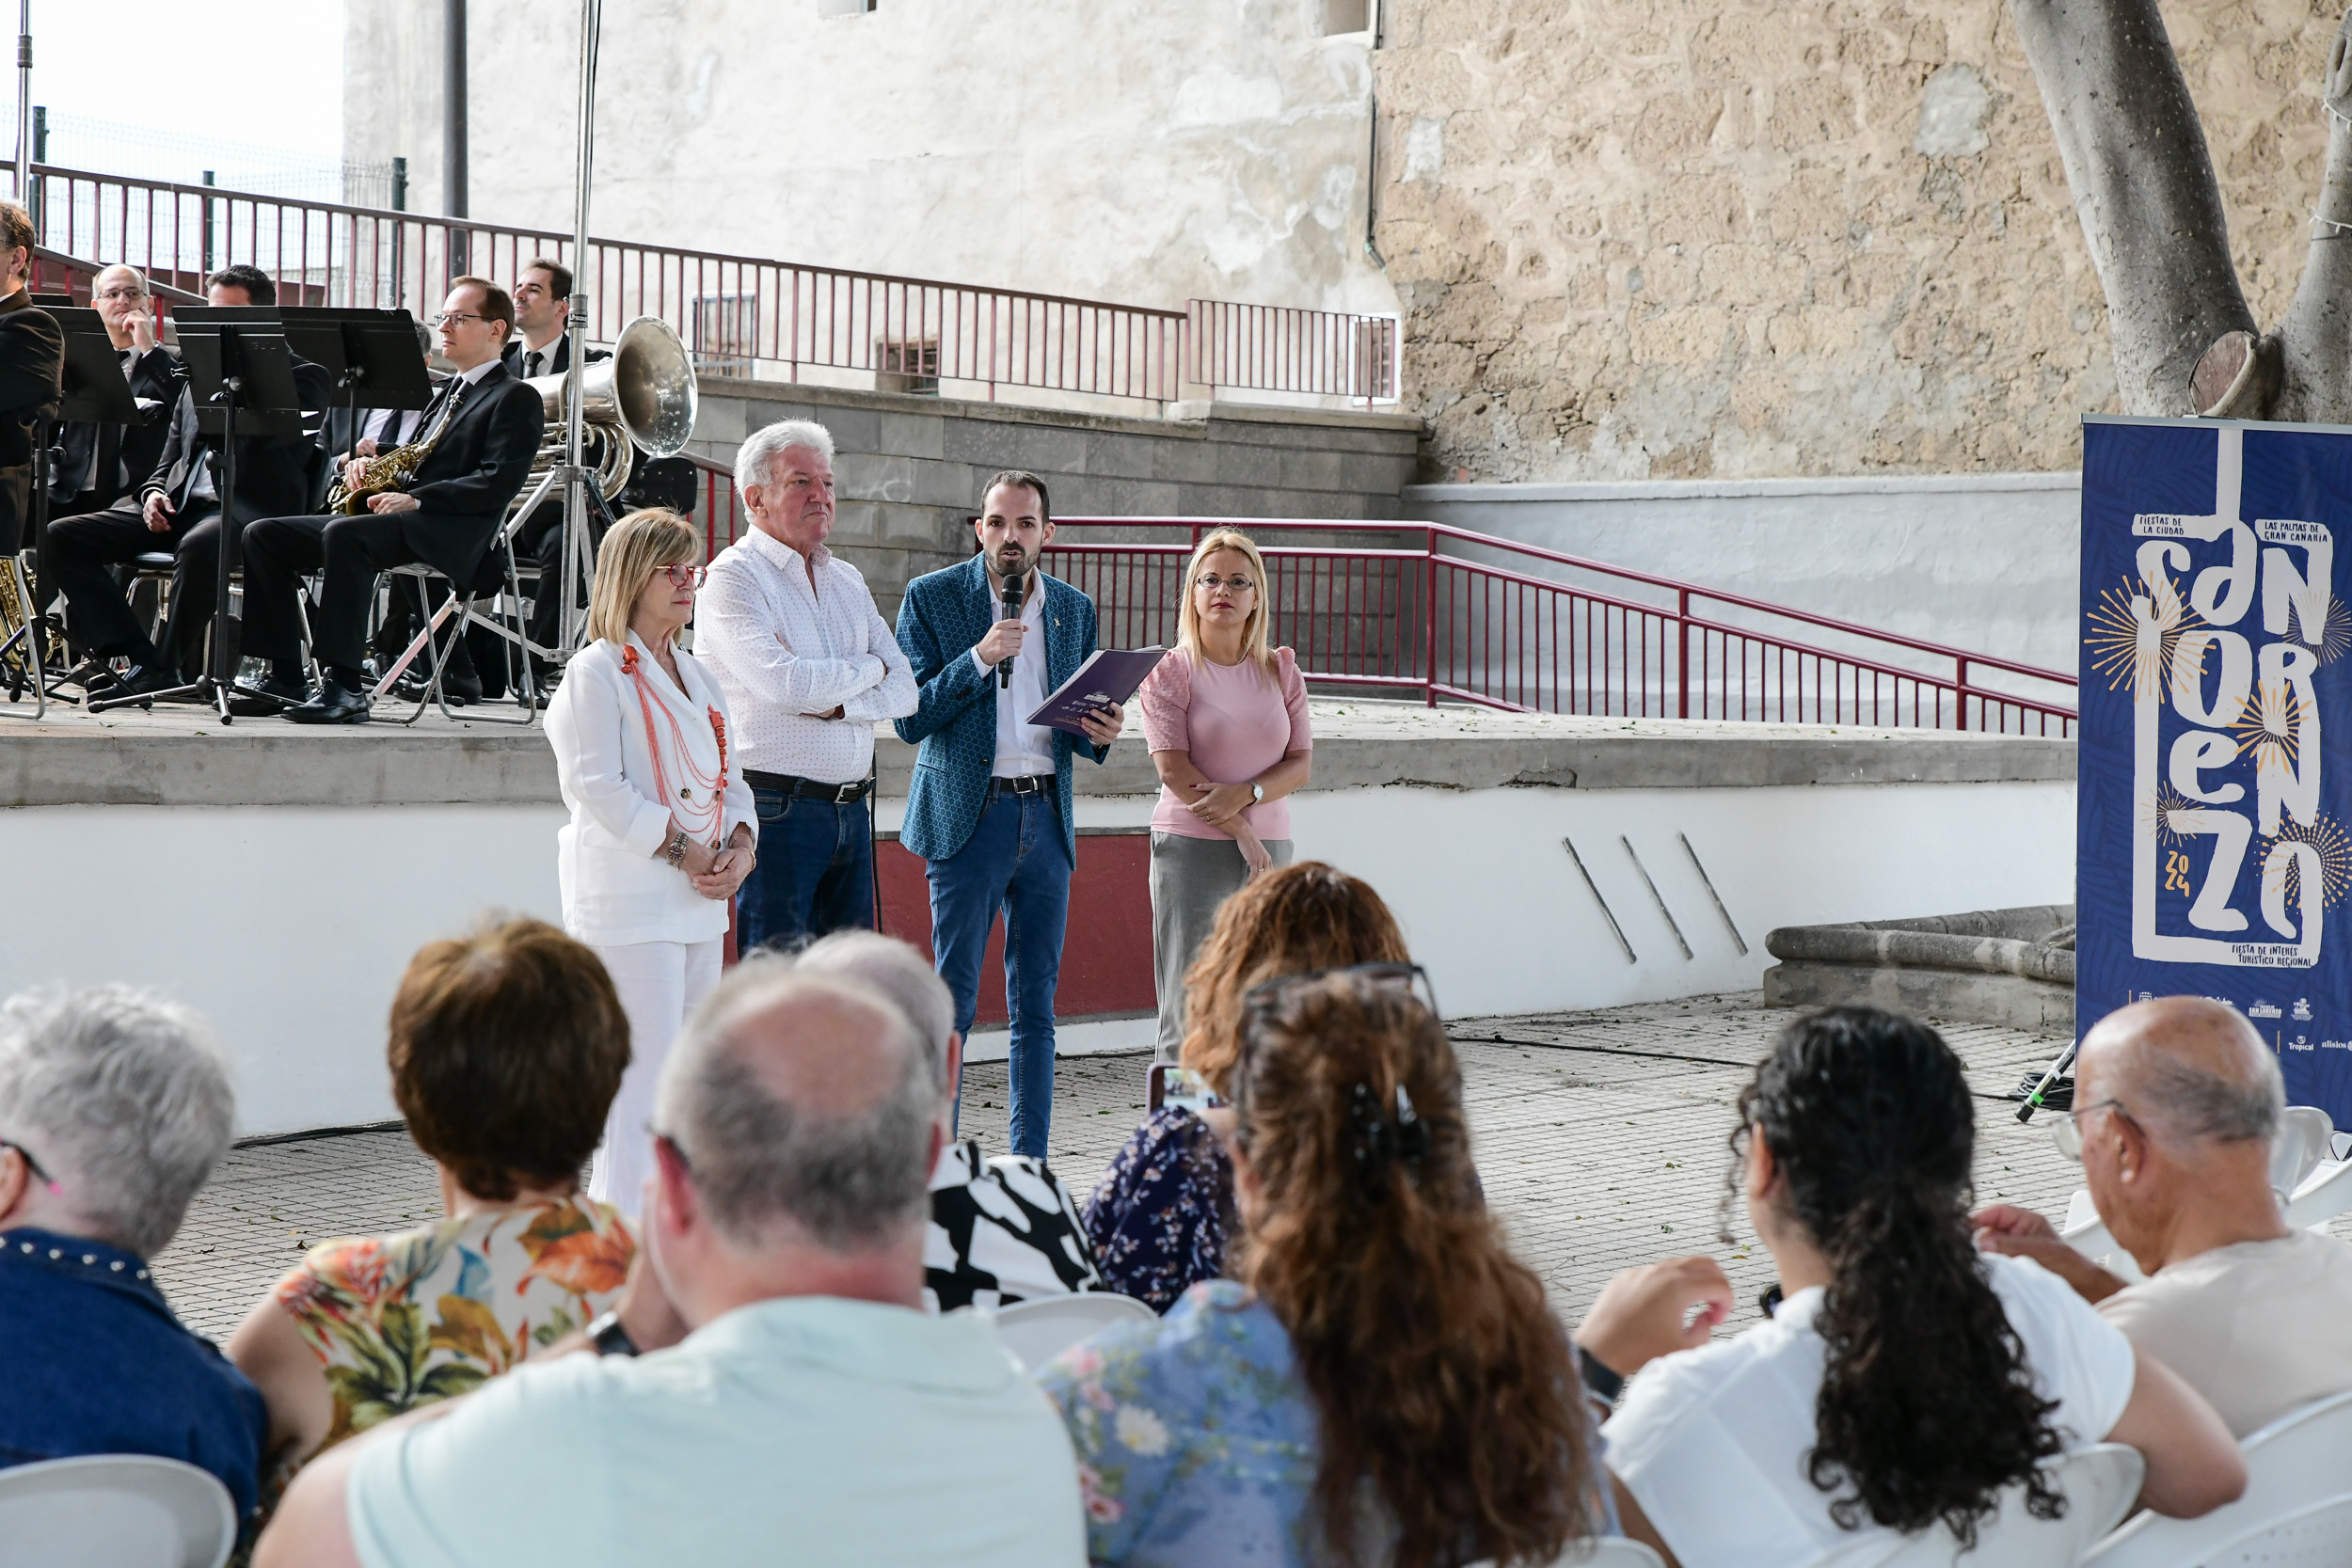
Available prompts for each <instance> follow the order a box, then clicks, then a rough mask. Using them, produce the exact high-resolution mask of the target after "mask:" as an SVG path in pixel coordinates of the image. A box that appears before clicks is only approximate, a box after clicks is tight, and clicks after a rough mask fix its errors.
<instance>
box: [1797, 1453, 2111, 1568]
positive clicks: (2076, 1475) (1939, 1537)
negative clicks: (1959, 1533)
mask: <svg viewBox="0 0 2352 1568" xmlns="http://www.w3.org/2000/svg"><path fill="white" fill-rule="evenodd" d="M2146 1474H2147V1463H2146V1462H2145V1461H2144V1460H2142V1459H2141V1458H2140V1457H2139V1450H2138V1449H2131V1448H2125V1447H2124V1446H2123V1445H2122V1444H2121V1443H2094V1444H2092V1445H2091V1446H2090V1447H2089V1448H2087V1449H2075V1450H2074V1452H2073V1453H2070V1454H2065V1455H2062V1456H2061V1457H2059V1458H2058V1459H2055V1460H2053V1461H2051V1463H2050V1479H2051V1481H2052V1482H2053V1483H2054V1484H2056V1486H2057V1487H2058V1491H2059V1492H2060V1493H2062V1494H2063V1495H2064V1496H2065V1497H2066V1513H2065V1514H2064V1515H2063V1516H2062V1517H2060V1518H2057V1519H2037V1518H2035V1517H2034V1516H2033V1515H2032V1514H2030V1513H2026V1492H2025V1488H2023V1487H2011V1488H2010V1491H2009V1492H2008V1493H2007V1494H2005V1495H2004V1496H2003V1497H2002V1498H2001V1512H2000V1513H1999V1514H1998V1515H1997V1516H1995V1517H1994V1518H1993V1519H1991V1520H1989V1521H1987V1522H1986V1523H1985V1524H1983V1525H1982V1526H1980V1527H1979V1528H1978V1530H1977V1546H1976V1550H1974V1551H1972V1552H1965V1553H1963V1551H1962V1550H1961V1547H1960V1543H1959V1542H1958V1541H1956V1540H1954V1539H1953V1538H1952V1534H1951V1532H1950V1531H1949V1530H1947V1529H1946V1528H1944V1527H1943V1526H1941V1525H1938V1526H1936V1527H1935V1528H1932V1529H1930V1530H1926V1531H1923V1532H1921V1533H1920V1534H1919V1535H1917V1536H1915V1537H1914V1538H1913V1539H1911V1540H1910V1541H1907V1542H1905V1543H1904V1544H1903V1545H1902V1546H1901V1548H1900V1549H1899V1550H1898V1551H1897V1552H1896V1553H1895V1555H1894V1556H1892V1557H1889V1558H1886V1559H1883V1562H1882V1568H1954V1565H1955V1564H1957V1565H1959V1568H1977V1565H1979V1564H1981V1565H1982V1568H2074V1564H2075V1563H2077V1562H2079V1561H2081V1560H2082V1556H2083V1553H2084V1552H2085V1551H2086V1550H2087V1549H2089V1547H2090V1544H2091V1543H2093V1542H2095V1541H2097V1540H2098V1539H2099V1538H2100V1537H2101V1536H2103V1535H2105V1534H2106V1533H2107V1531H2109V1530H2111V1529H2113V1528H2115V1526H2116V1523H2117V1521H2119V1520H2121V1519H2122V1517H2123V1515H2124V1514H2125V1513H2129V1512H2130V1511H2131V1506H2132V1500H2133V1499H2134V1498H2136V1497H2138V1496H2139V1483H2140V1481H2141V1479H2142V1478H2143V1477H2144V1476H2145V1475H2146ZM1832 1561H1833V1562H1834V1561H1836V1559H1834V1558H1833V1559H1832Z"/></svg>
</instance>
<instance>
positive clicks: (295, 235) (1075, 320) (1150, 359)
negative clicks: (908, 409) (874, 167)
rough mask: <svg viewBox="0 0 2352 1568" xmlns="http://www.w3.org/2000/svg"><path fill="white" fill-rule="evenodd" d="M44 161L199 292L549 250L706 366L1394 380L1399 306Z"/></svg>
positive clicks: (427, 275) (1005, 384)
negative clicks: (1133, 286)
mask: <svg viewBox="0 0 2352 1568" xmlns="http://www.w3.org/2000/svg"><path fill="white" fill-rule="evenodd" d="M33 167H34V174H35V180H34V198H33V202H32V206H33V210H34V214H35V218H36V221H37V224H38V227H39V229H40V239H41V243H42V244H43V245H47V246H49V247H51V248H52V249H54V250H56V251H59V252H63V253H65V254H67V255H70V256H72V257H76V258H83V259H87V260H90V261H129V262H131V263H132V264H133V265H135V266H138V267H140V268H141V269H143V270H144V271H146V272H147V273H148V274H149V276H150V277H153V278H154V279H155V280H156V281H158V282H160V283H164V284H168V285H172V286H175V287H177V288H180V289H183V290H188V291H192V292H198V293H200V292H201V290H202V288H203V278H204V277H205V275H206V274H207V273H209V272H211V271H213V270H214V269H215V268H217V267H221V266H225V265H228V264H230V263H231V262H246V263H249V264H251V265H254V266H258V267H261V268H262V270H263V271H265V272H267V273H269V274H270V276H271V277H273V278H274V279H275V280H276V281H277V283H278V291H279V297H280V299H281V300H283V301H285V302H286V303H289V304H293V303H302V304H308V305H352V306H372V307H377V308H386V309H399V308H405V309H410V310H413V311H415V312H416V313H417V314H418V315H420V316H427V315H430V314H432V313H433V312H434V311H435V310H436V309H438V308H439V305H440V302H441V296H442V295H443V294H444V293H446V292H447V290H448V286H449V280H450V279H451V278H453V277H459V276H462V275H465V274H469V273H471V274H477V275H480V276H484V277H493V278H498V279H501V280H511V279H512V278H513V277H515V275H516V272H518V271H519V270H520V267H521V264H522V263H523V262H524V261H529V260H530V259H531V258H532V257H534V256H548V257H550V258H552V259H554V260H555V261H559V262H562V263H564V265H567V266H569V267H570V268H571V269H572V271H573V273H574V275H575V277H577V278H578V280H579V283H578V286H579V287H580V288H582V289H584V290H586V291H587V292H588V293H589V294H590V301H591V309H592V312H593V313H592V317H591V320H590V322H589V336H590V337H591V338H595V339H598V340H602V341H611V340H612V338H613V337H614V336H615V335H617V334H618V332H619V331H620V329H621V327H622V326H623V325H626V324H627V323H628V321H630V320H631V319H633V318H634V317H637V316H641V315H650V316H659V317H660V318H661V319H662V320H664V321H666V322H668V323H669V324H670V325H672V326H674V327H675V328H676V329H677V332H678V335H679V337H681V338H682V339H684V340H685V341H686V343H687V344H688V346H689V347H690V348H691V349H692V350H693V352H694V354H695V356H696V359H697V362H698V364H699V365H700V366H701V367H702V369H703V371H704V372H705V373H707V374H737V375H746V376H752V375H757V376H765V377H770V378H775V379H785V380H798V379H800V378H801V377H802V375H803V372H817V373H819V374H823V373H831V372H847V373H850V374H853V375H858V376H869V375H870V376H871V377H872V378H873V384H874V385H877V386H880V387H881V388H883V389H885V390H897V391H916V392H952V393H957V394H960V395H973V396H980V397H986V398H992V399H993V398H995V397H996V396H998V394H999V393H1000V392H1005V391H1011V392H1013V393H1015V394H1016V395H1018V394H1020V393H1023V392H1027V393H1046V394H1054V395H1062V394H1074V395H1079V396H1094V397H1102V398H1110V399H1131V400H1137V401H1144V402H1152V403H1166V402H1168V401H1170V400H1173V399H1175V398H1177V397H1179V396H1182V395H1184V391H1183V389H1184V383H1185V378H1186V376H1187V374H1190V376H1191V378H1192V379H1193V380H1195V381H1199V382H1204V383H1206V384H1207V385H1208V386H1209V387H1211V388H1221V389H1224V390H1227V391H1241V392H1249V391H1264V392H1273V393H1278V394H1298V393H1304V394H1311V395H1315V396H1324V397H1344V398H1348V399H1352V400H1362V401H1366V402H1370V401H1372V400H1375V399H1378V398H1392V397H1394V396H1395V395H1396V393H1395V387H1396V379H1397V367H1396V359H1397V334H1396V323H1395V321H1394V320H1393V318H1388V317H1364V316H1351V315H1341V314H1335V313H1332V312H1327V311H1316V310H1288V309H1275V308H1272V307H1263V306H1236V305H1227V304H1222V303H1218V302H1212V301H1195V302H1193V306H1192V309H1191V310H1190V311H1181V310H1163V309H1151V308H1147V307H1143V306H1134V305H1115V304H1109V303H1106V302H1104V301H1101V300H1087V299H1073V298H1067V297H1063V296H1060V295H1055V294H1041V293H1030V292H1026V291H1024V290H1018V289H990V288H981V287H977V286H975V285H970V284H961V283H946V282H939V281H936V280H931V279H925V278H914V277H886V276H883V275H881V274H876V273H862V272H851V271H845V270H842V269H839V268H834V267H813V266H803V265H799V264H796V263H792V262H787V261H771V260H767V259H763V258H758V257H750V256H733V255H725V254H721V253H718V252H712V251H700V250H690V249H686V248H683V247H680V246H675V245H639V244H633V243H630V242H627V241H621V240H600V239H592V240H590V241H589V243H588V250H587V254H586V255H585V256H583V257H579V258H575V257H574V256H573V255H572V254H571V251H572V242H571V237H570V236H569V235H567V234H559V233H556V232H553V231H551V230H540V229H527V228H516V227H511V226H506V225H500V224H490V223H479V222H474V221H472V220H453V219H450V218H446V217H433V216H426V215H421V214H414V213H400V212H389V211H386V210H383V209H380V208H370V207H353V206H345V205H342V204H339V203H335V202H323V201H306V200H301V199H298V198H291V197H279V196H268V195H262V194H257V193H252V192H238V191H227V190H221V189H218V188H216V187H215V186H210V185H183V184H177V183H173V182H167V181H152V180H136V179H130V178H126V177H124V176H120V175H111V174H97V173H92V172H89V171H87V170H81V169H70V168H63V167H59V166H55V165H49V164H36V165H34V166H33Z"/></svg>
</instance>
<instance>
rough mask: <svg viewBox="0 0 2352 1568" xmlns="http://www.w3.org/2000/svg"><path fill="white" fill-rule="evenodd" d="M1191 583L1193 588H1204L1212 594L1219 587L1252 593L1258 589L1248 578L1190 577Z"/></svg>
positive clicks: (1240, 592)
mask: <svg viewBox="0 0 2352 1568" xmlns="http://www.w3.org/2000/svg"><path fill="white" fill-rule="evenodd" d="M1192 585H1193V586H1194V587H1195V588H1205V589H1207V590H1208V591H1209V592H1210V593H1212V594H1214V593H1216V591H1217V590H1218V589H1220V588H1230V589H1232V591H1233V592H1234V593H1236V594H1254V593H1256V592H1257V591H1258V585H1257V584H1256V583H1254V582H1252V581H1250V580H1249V579H1248V578H1219V577H1206V578H1193V579H1192Z"/></svg>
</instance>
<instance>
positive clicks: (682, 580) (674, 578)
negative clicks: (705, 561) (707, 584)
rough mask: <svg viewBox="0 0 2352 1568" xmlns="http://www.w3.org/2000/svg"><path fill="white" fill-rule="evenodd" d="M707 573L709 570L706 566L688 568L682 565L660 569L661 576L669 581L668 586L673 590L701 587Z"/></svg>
mask: <svg viewBox="0 0 2352 1568" xmlns="http://www.w3.org/2000/svg"><path fill="white" fill-rule="evenodd" d="M709 573H710V568H709V567H707V566H688V565H684V564H682V563H681V564H679V565H676V566H664V567H662V568H661V575H662V576H663V577H665V578H669V579H670V586H671V587H673V588H700V587H701V586H702V585H703V578H706V577H707V576H708V575H709Z"/></svg>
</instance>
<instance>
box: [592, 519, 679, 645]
mask: <svg viewBox="0 0 2352 1568" xmlns="http://www.w3.org/2000/svg"><path fill="white" fill-rule="evenodd" d="M701 547H702V540H701V538H700V537H698V536H697V535H696V534H695V532H694V525H693V524H691V523H690V522H688V521H687V520H686V519H685V518H684V517H681V516H679V515H677V514H676V513H675V512H673V511H671V510H670V509H669V508H668V507H666V506H649V507H646V508H644V510H643V511H640V512H632V513H630V514H629V515H628V516H626V517H624V518H622V519H621V520H620V521H619V522H617V523H614V524H613V525H612V532H610V533H608V534H606V535H605V536H604V543H603V544H602V545H600V546H597V548H596V584H595V586H593V587H592V588H590V589H589V591H588V635H589V636H590V637H591V638H596V639H600V640H602V641H607V642H610V643H612V645H613V646H615V647H619V648H626V647H628V622H629V617H630V615H632V614H633V613H634V612H635V611H636V609H637V601H638V599H639V598H640V597H642V596H643V595H644V592H645V584H647V583H649V582H651V581H652V580H653V575H654V574H655V573H656V572H659V571H660V570H661V568H662V567H664V566H675V565H676V564H678V563H679V562H684V561H691V560H693V559H694V558H695V556H696V555H697V554H698V553H699V552H700V550H701Z"/></svg>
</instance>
